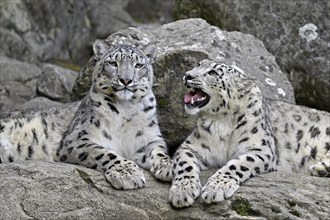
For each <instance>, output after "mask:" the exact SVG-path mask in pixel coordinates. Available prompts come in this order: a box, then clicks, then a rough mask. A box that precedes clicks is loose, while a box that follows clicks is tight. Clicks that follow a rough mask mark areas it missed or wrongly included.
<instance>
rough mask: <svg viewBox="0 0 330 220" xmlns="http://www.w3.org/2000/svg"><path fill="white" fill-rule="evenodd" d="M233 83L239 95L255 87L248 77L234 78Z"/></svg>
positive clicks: (253, 80)
mask: <svg viewBox="0 0 330 220" xmlns="http://www.w3.org/2000/svg"><path fill="white" fill-rule="evenodd" d="M234 83H235V85H236V86H237V91H239V92H240V93H241V94H245V93H247V92H249V91H250V90H251V89H252V88H253V87H254V86H255V85H256V83H255V79H253V78H248V77H242V78H241V77H237V78H236V77H235V78H234Z"/></svg>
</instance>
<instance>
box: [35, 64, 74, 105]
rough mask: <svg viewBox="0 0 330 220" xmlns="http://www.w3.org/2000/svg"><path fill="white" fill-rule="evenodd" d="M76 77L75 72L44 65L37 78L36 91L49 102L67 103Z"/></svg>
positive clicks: (52, 65)
mask: <svg viewBox="0 0 330 220" xmlns="http://www.w3.org/2000/svg"><path fill="white" fill-rule="evenodd" d="M77 76H78V73H77V72H76V71H72V70H69V69H66V68H63V67H60V66H57V65H54V64H44V65H43V67H42V72H41V74H40V75H39V77H38V81H37V91H38V92H39V94H41V95H42V96H44V97H48V98H50V99H51V100H56V101H60V102H69V101H71V93H72V88H73V84H74V82H75V80H76V78H77Z"/></svg>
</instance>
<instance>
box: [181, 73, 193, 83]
mask: <svg viewBox="0 0 330 220" xmlns="http://www.w3.org/2000/svg"><path fill="white" fill-rule="evenodd" d="M193 78H194V77H193V76H192V75H190V74H187V73H186V74H185V75H184V77H183V81H188V80H192V79H193Z"/></svg>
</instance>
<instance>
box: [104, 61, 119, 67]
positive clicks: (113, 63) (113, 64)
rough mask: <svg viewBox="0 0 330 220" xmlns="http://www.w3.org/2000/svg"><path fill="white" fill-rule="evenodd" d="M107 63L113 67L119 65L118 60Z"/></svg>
mask: <svg viewBox="0 0 330 220" xmlns="http://www.w3.org/2000/svg"><path fill="white" fill-rule="evenodd" d="M107 64H108V65H109V66H112V67H117V66H118V64H117V62H115V61H109V62H107Z"/></svg>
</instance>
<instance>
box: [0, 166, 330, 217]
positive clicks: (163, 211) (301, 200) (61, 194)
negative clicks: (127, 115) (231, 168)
mask: <svg viewBox="0 0 330 220" xmlns="http://www.w3.org/2000/svg"><path fill="white" fill-rule="evenodd" d="M144 174H145V176H146V185H145V187H144V188H141V189H137V190H127V191H122V190H115V189H113V188H112V187H111V186H110V184H109V183H108V182H107V181H106V179H105V178H104V176H103V174H102V173H100V172H98V171H95V170H91V169H88V168H85V167H82V166H75V165H70V164H62V163H48V162H24V163H10V164H1V165H0V219H7V220H14V219H61V220H64V219H68V220H69V219H70V220H72V219H79V220H82V219H86V220H87V219H173V220H174V219H178V220H179V219H196V220H209V219H210V220H215V219H217V220H219V219H297V220H298V219H311V220H317V219H318V220H322V219H324V220H326V219H329V213H330V212H329V211H330V210H329V203H330V191H329V179H327V178H316V177H308V176H302V175H298V174H285V173H277V172H273V173H269V174H265V175H260V176H258V177H255V178H252V179H250V180H248V181H247V182H246V183H244V184H243V186H241V187H240V189H239V190H238V191H237V193H236V194H234V196H233V197H232V198H231V199H228V200H226V201H223V202H221V203H218V204H212V205H207V204H204V203H202V201H201V200H200V199H198V200H197V202H196V203H195V204H194V205H193V206H192V207H190V208H185V209H175V208H173V207H172V206H171V204H170V203H169V202H168V193H169V189H170V184H169V183H162V182H159V181H156V180H155V179H154V178H153V177H152V176H150V174H149V172H147V171H145V172H144ZM210 175H211V172H210V171H208V172H203V173H202V176H203V178H202V179H203V181H202V182H203V183H205V181H206V178H207V177H208V176H210Z"/></svg>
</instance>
